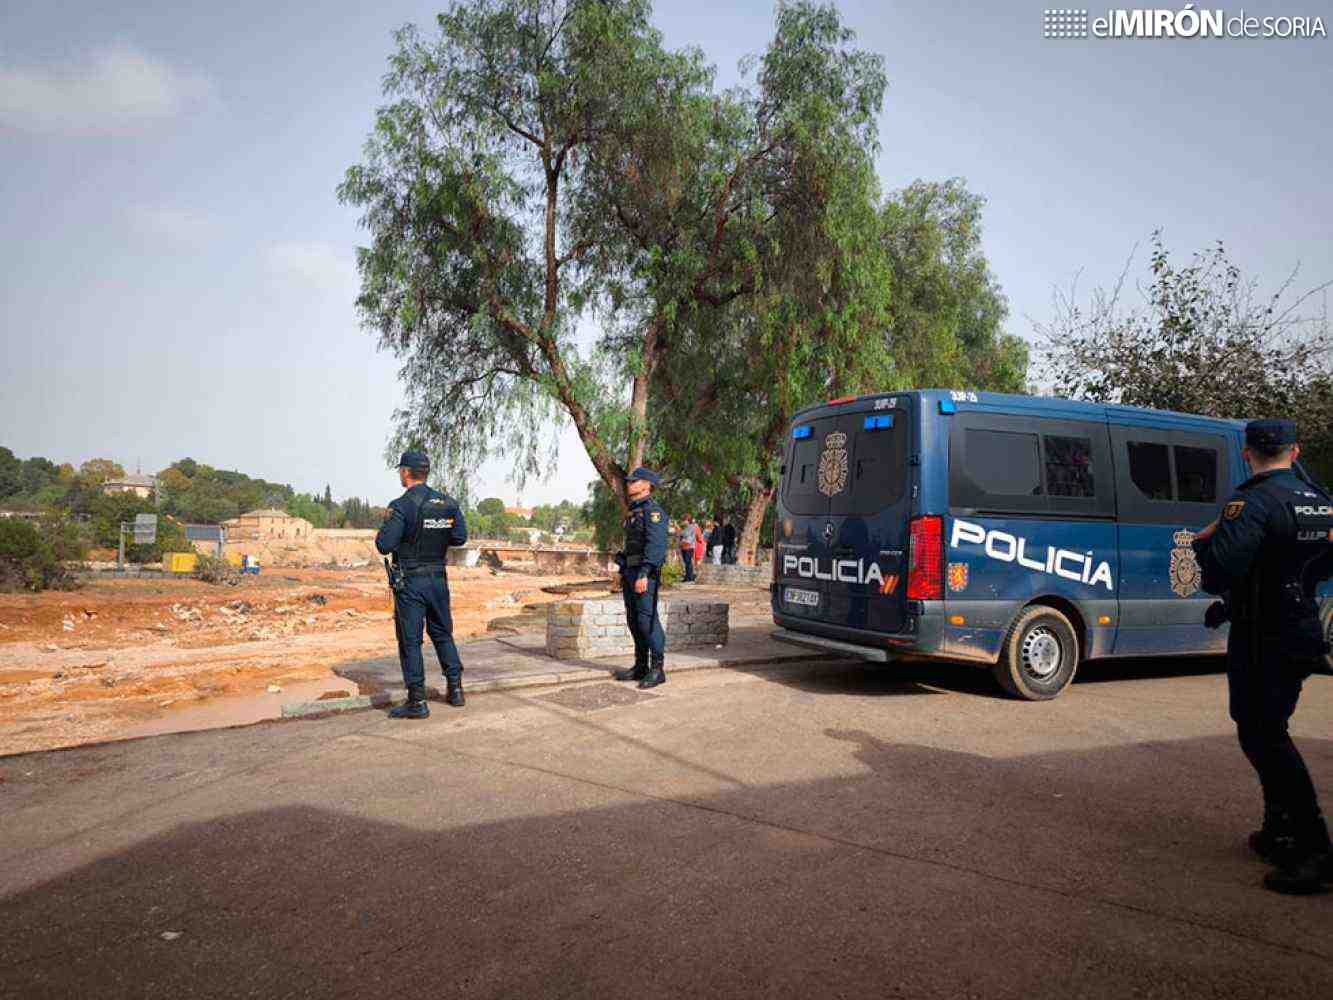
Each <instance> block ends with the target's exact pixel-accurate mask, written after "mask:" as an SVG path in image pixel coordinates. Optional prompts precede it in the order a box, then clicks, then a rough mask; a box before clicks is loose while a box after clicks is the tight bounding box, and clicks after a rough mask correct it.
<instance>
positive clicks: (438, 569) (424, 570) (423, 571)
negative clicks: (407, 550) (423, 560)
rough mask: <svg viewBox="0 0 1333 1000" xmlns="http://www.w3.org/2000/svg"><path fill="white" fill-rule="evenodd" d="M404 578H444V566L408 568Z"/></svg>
mask: <svg viewBox="0 0 1333 1000" xmlns="http://www.w3.org/2000/svg"><path fill="white" fill-rule="evenodd" d="M403 575H404V576H444V567H443V566H406V567H404V568H403Z"/></svg>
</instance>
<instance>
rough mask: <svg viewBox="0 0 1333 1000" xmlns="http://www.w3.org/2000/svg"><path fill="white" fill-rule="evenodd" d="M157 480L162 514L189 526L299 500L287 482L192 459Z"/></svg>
mask: <svg viewBox="0 0 1333 1000" xmlns="http://www.w3.org/2000/svg"><path fill="white" fill-rule="evenodd" d="M158 480H159V484H160V487H161V494H162V495H161V509H162V512H163V513H164V514H171V515H173V516H174V517H178V518H179V519H180V520H182V521H185V522H186V523H190V524H218V523H220V522H222V521H226V520H228V519H229V518H233V517H238V516H239V515H241V514H244V513H246V512H247V511H251V510H257V509H259V508H264V507H276V508H278V509H287V506H288V504H290V503H292V502H293V501H294V500H295V498H296V492H295V491H294V490H293V489H292V488H291V486H289V485H287V484H285V483H271V482H268V481H266V480H263V479H252V478H251V477H249V476H247V475H245V474H244V473H241V472H235V471H231V470H228V469H214V468H213V467H212V466H209V465H204V464H203V463H200V462H196V461H195V460H194V459H191V458H184V459H181V460H180V461H177V462H173V463H172V464H171V465H170V466H169V467H168V468H166V469H164V470H163V471H162V472H161V473H159V474H158ZM309 499H310V498H308V497H307V500H309ZM300 516H304V515H300ZM327 516H328V515H327V511H326V512H325V518H326V519H327ZM311 523H314V522H313V521H312V522H311ZM326 523H327V521H326ZM322 526H323V525H321V527H322Z"/></svg>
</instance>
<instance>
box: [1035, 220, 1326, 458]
mask: <svg viewBox="0 0 1333 1000" xmlns="http://www.w3.org/2000/svg"><path fill="white" fill-rule="evenodd" d="M1151 247H1152V250H1151V254H1150V256H1149V271H1150V273H1151V276H1152V278H1151V283H1150V284H1149V285H1148V286H1147V287H1146V288H1145V289H1144V294H1143V302H1142V304H1140V305H1137V306H1132V307H1131V306H1125V305H1123V304H1122V302H1121V296H1122V294H1123V288H1124V282H1125V277H1126V274H1127V273H1128V271H1129V265H1127V266H1126V272H1125V274H1122V275H1121V278H1120V280H1119V282H1118V283H1117V284H1116V285H1115V286H1114V287H1113V288H1111V289H1110V290H1106V289H1097V290H1096V291H1094V292H1093V294H1092V295H1091V297H1090V299H1089V301H1088V302H1087V303H1081V302H1079V301H1078V299H1077V297H1076V290H1074V289H1071V291H1070V292H1069V293H1067V294H1062V293H1057V296H1056V300H1055V318H1054V319H1053V320H1052V322H1051V323H1049V324H1046V325H1042V326H1039V327H1038V333H1040V334H1041V335H1042V336H1043V338H1044V341H1045V343H1044V345H1043V346H1044V350H1045V354H1044V371H1043V374H1044V376H1045V378H1046V379H1047V380H1048V381H1049V384H1050V385H1051V386H1052V387H1053V388H1054V391H1055V392H1057V393H1058V394H1060V395H1065V396H1071V397H1073V398H1077V399H1090V400H1095V401H1098V402H1114V403H1122V404H1125V405H1129V406H1149V407H1155V408H1158V409H1163V410H1177V411H1180V412H1184V413H1199V414H1203V415H1205V416H1212V417H1231V418H1248V419H1254V418H1260V417H1289V418H1292V419H1295V420H1296V421H1297V423H1298V426H1299V428H1300V435H1301V443H1302V460H1303V461H1305V462H1306V463H1307V464H1308V465H1309V466H1310V467H1311V468H1312V469H1313V470H1314V471H1315V472H1316V473H1317V474H1318V476H1319V477H1320V478H1322V479H1323V480H1324V481H1325V482H1327V481H1329V477H1330V475H1333V374H1331V372H1330V361H1331V360H1333V337H1331V336H1330V331H1329V326H1328V318H1327V314H1326V313H1324V312H1322V311H1321V312H1315V311H1313V310H1312V309H1311V305H1312V300H1314V299H1315V298H1316V297H1317V296H1318V295H1319V294H1320V293H1322V292H1323V291H1324V289H1326V288H1328V287H1329V285H1330V284H1333V283H1325V284H1322V285H1319V286H1317V287H1315V288H1313V289H1311V290H1309V291H1307V292H1305V293H1301V294H1297V293H1293V292H1292V291H1291V286H1292V283H1293V281H1294V279H1295V273H1294V272H1293V273H1292V275H1291V276H1290V277H1289V278H1288V279H1287V280H1286V281H1285V282H1283V283H1282V284H1281V285H1280V286H1279V287H1278V289H1277V290H1276V291H1274V292H1270V293H1267V294H1264V293H1261V292H1260V291H1259V287H1258V284H1257V282H1256V281H1255V280H1253V279H1246V278H1245V277H1244V276H1243V275H1242V273H1241V271H1240V268H1239V267H1238V266H1237V265H1236V264H1234V263H1233V262H1232V261H1231V259H1230V258H1229V257H1228V256H1227V253H1226V250H1225V248H1224V247H1223V245H1222V244H1221V243H1220V242H1219V243H1218V244H1217V245H1216V246H1214V247H1212V248H1210V249H1209V250H1205V251H1200V252H1197V253H1195V254H1194V255H1193V256H1192V257H1191V259H1190V262H1189V263H1188V264H1186V265H1184V266H1177V265H1175V264H1173V263H1172V261H1171V259H1170V254H1169V253H1168V251H1167V249H1166V247H1165V244H1164V242H1163V239H1162V234H1161V231H1160V230H1159V231H1157V232H1154V233H1153V235H1152V240H1151ZM1131 263H1132V260H1131Z"/></svg>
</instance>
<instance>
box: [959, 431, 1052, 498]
mask: <svg viewBox="0 0 1333 1000" xmlns="http://www.w3.org/2000/svg"><path fill="white" fill-rule="evenodd" d="M967 463H968V468H967V473H968V475H969V476H970V477H971V478H972V480H973V482H975V483H976V484H977V485H978V486H980V487H981V489H982V490H983V491H984V492H986V493H988V494H991V495H996V494H998V495H1000V496H1039V495H1040V494H1041V466H1040V464H1039V463H1038V460H1037V435H1035V434H1017V433H1014V432H1012V431H987V430H980V429H978V428H973V427H969V428H968V429H967Z"/></svg>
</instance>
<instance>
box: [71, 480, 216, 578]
mask: <svg viewBox="0 0 1333 1000" xmlns="http://www.w3.org/2000/svg"><path fill="white" fill-rule="evenodd" d="M88 514H89V515H90V517H91V534H92V541H93V544H94V545H97V546H98V547H100V548H106V549H115V548H117V547H118V546H119V544H120V526H121V525H122V524H133V523H134V518H135V515H137V514H158V515H159V516H158V519H157V540H156V541H155V542H154V543H153V544H151V545H135V544H133V542H132V541H131V537H132V536H130V535H127V536H126V543H125V558H126V559H127V560H128V561H129V562H132V563H147V562H158V561H160V560H161V558H162V555H163V553H165V552H193V551H194V546H193V545H192V544H191V543H190V541H189V539H188V538H187V537H186V535H185V526H184V524H183V523H182V522H181V521H180V520H179V519H177V518H174V517H171V516H169V515H162V514H161V513H160V512H159V510H158V509H157V506H156V505H155V504H154V503H153V501H152V500H149V499H147V498H145V497H139V496H135V495H134V494H133V493H112V494H110V495H98V496H96V497H94V498H93V499H92V500H91V501H90V502H89V505H88Z"/></svg>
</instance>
